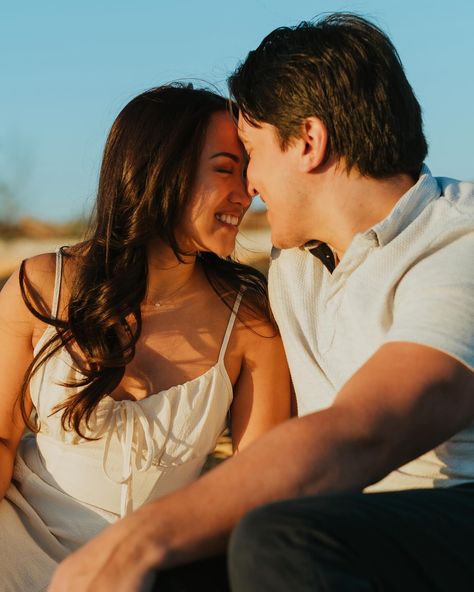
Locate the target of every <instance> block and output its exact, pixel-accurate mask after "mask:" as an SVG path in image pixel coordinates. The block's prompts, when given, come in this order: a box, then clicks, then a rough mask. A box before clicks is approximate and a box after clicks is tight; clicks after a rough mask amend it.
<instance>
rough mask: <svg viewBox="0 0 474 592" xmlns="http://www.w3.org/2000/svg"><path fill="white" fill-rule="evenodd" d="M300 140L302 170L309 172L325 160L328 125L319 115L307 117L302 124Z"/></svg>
mask: <svg viewBox="0 0 474 592" xmlns="http://www.w3.org/2000/svg"><path fill="white" fill-rule="evenodd" d="M300 140H302V144H300V145H301V146H302V148H301V154H300V167H301V171H302V172H305V173H309V172H311V171H313V170H314V169H315V168H317V167H318V166H319V165H320V164H321V163H323V162H324V160H325V157H326V147H327V141H328V132H327V129H326V126H325V125H324V123H323V122H322V121H321V120H320V119H319V118H318V117H307V118H306V119H305V120H304V121H303V123H302V126H301V137H300Z"/></svg>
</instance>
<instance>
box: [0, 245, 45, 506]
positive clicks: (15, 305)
mask: <svg viewBox="0 0 474 592" xmlns="http://www.w3.org/2000/svg"><path fill="white" fill-rule="evenodd" d="M53 257H54V256H52V255H41V256H39V257H35V258H34V259H33V260H30V261H29V262H28V265H27V273H28V278H29V280H30V282H31V287H32V296H33V297H34V294H35V293H36V288H38V287H39V284H43V285H47V284H51V280H52V278H54V275H52V273H53V274H54V263H53V268H52V269H51V261H52V260H53V261H54V259H52V258H53ZM51 275H52V277H51ZM46 291H47V292H50V291H52V287H51V288H49V287H48V288H47V289H46ZM38 293H39V292H38ZM35 326H38V321H37V320H36V319H35V317H34V316H33V315H32V314H31V313H30V312H29V310H28V309H27V308H26V306H25V304H24V302H23V298H22V295H21V291H20V283H19V272H18V271H16V272H15V273H14V274H13V275H12V276H11V277H10V279H9V280H8V282H7V283H6V284H5V286H4V287H3V289H2V290H1V291H0V500H1V499H2V498H3V497H4V495H5V492H6V491H7V489H8V486H9V485H10V481H11V478H12V473H13V463H14V459H15V454H16V449H17V447H18V444H19V442H20V439H21V437H22V435H23V431H24V429H25V422H24V421H23V418H22V415H21V411H20V405H19V395H20V391H21V387H22V384H23V379H24V375H25V372H26V369H27V368H28V366H29V364H30V363H31V361H32V359H33V345H32V340H33V334H34V329H35ZM31 407H32V406H31V401H29V400H28V401H27V405H26V411H27V413H30V412H31Z"/></svg>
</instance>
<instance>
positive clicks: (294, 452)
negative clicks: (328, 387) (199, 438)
mask: <svg viewBox="0 0 474 592" xmlns="http://www.w3.org/2000/svg"><path fill="white" fill-rule="evenodd" d="M473 420H474V375H473V373H472V371H471V370H469V369H468V368H467V367H466V366H464V365H463V364H462V363H461V362H458V361H457V360H455V359H454V358H452V357H450V356H448V355H447V354H444V353H442V352H440V351H438V350H435V349H432V348H429V347H426V346H421V345H416V344H412V343H400V342H395V343H388V344H386V345H384V346H382V347H381V348H380V349H379V350H378V351H377V352H376V354H375V355H374V356H373V357H372V358H371V359H370V360H369V361H368V362H367V363H366V364H365V365H364V366H363V367H362V368H361V369H360V370H359V371H358V372H356V374H355V375H354V376H353V377H352V378H351V379H350V380H349V381H348V382H347V383H346V385H345V386H344V387H343V388H342V390H341V391H340V393H339V394H338V396H337V398H336V401H335V403H334V404H333V405H332V406H331V407H330V408H328V409H325V410H323V411H320V412H317V413H313V414H311V415H308V416H305V417H302V418H294V419H291V420H288V421H287V422H285V423H283V424H280V425H279V426H277V427H276V428H274V429H273V430H271V431H270V432H269V433H268V434H266V435H265V436H262V438H260V439H259V440H258V441H257V442H255V443H254V444H252V445H251V446H249V447H248V448H247V449H246V450H244V451H242V452H241V453H240V454H239V455H238V456H237V457H235V458H233V459H231V460H229V461H227V462H226V463H223V464H222V465H221V466H220V467H218V468H217V469H215V470H214V471H211V472H210V473H208V474H207V475H205V476H204V477H203V478H201V479H199V480H198V481H196V482H194V483H193V484H192V485H190V486H188V487H186V488H185V489H182V490H180V491H178V492H176V493H174V494H172V495H169V496H167V497H166V498H163V499H161V500H158V501H156V502H152V503H150V504H147V505H145V506H143V507H142V508H140V509H139V510H138V511H136V512H135V513H134V514H132V515H130V516H129V517H127V518H125V519H124V520H121V521H119V522H118V523H117V524H116V525H114V526H112V527H111V528H109V529H107V530H106V531H104V532H103V533H102V534H101V535H99V536H98V537H96V539H94V540H93V541H91V542H90V543H89V544H88V545H86V546H85V547H83V549H81V550H80V551H78V552H77V553H75V554H74V555H72V556H71V557H70V558H69V559H67V560H66V561H65V562H64V563H63V564H62V565H61V566H60V568H59V570H58V571H57V573H56V576H55V578H54V580H53V583H52V585H51V588H50V590H51V592H57V591H59V590H61V592H63V591H70V592H75V591H79V590H81V591H88V590H91V591H92V590H94V591H97V592H101V591H105V590H112V589H113V590H114V592H121V591H122V590H123V591H124V592H125V590H127V591H128V590H136V589H138V588H137V587H138V586H139V583H140V581H141V578H142V577H143V575H144V573H145V572H146V570H147V569H148V568H149V567H152V566H153V565H158V566H161V567H163V568H166V567H171V566H174V565H177V564H180V563H185V562H189V561H192V560H195V559H199V558H203V557H206V556H210V555H212V554H216V553H218V552H221V551H224V549H225V546H226V543H227V540H228V537H229V534H230V532H231V530H232V528H233V526H234V525H235V523H236V522H237V521H238V520H239V519H240V518H241V517H242V516H243V515H244V514H245V513H246V512H248V511H249V510H251V509H252V508H254V507H256V506H259V505H261V504H264V503H267V502H272V501H275V500H279V499H284V498H289V497H296V496H300V495H305V494H311V493H316V492H331V491H348V490H360V489H362V488H363V487H365V486H367V485H369V484H371V483H373V482H375V481H378V480H379V479H381V478H382V477H384V476H385V475H386V474H388V473H389V472H390V471H392V470H393V469H395V468H396V467H398V466H400V465H402V464H404V463H406V462H408V461H409V460H411V459H413V458H416V457H417V456H419V455H420V454H422V453H424V452H426V451H428V450H430V449H432V448H434V447H435V446H436V445H438V444H440V443H441V442H443V441H445V440H446V439H448V438H449V437H450V436H452V435H454V434H455V433H457V432H458V431H459V430H461V429H463V428H464V427H466V426H467V425H469V424H470V423H471V422H472V421H473Z"/></svg>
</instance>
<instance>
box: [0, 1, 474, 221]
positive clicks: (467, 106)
mask: <svg viewBox="0 0 474 592" xmlns="http://www.w3.org/2000/svg"><path fill="white" fill-rule="evenodd" d="M336 10H350V11H354V12H358V13H359V14H362V15H364V16H367V17H368V18H371V19H372V20H374V21H375V22H376V23H377V24H378V25H379V26H381V27H382V28H383V29H384V30H385V31H387V32H388V33H389V35H390V36H391V38H392V40H393V41H394V43H395V45H396V47H397V49H398V51H399V53H400V56H401V58H402V61H403V63H404V65H405V69H406V72H407V75H408V78H409V80H410V82H411V84H412V86H413V88H414V90H415V92H416V94H417V96H418V98H419V100H420V102H421V104H422V107H423V112H424V119H425V131H426V134H427V137H428V141H429V144H430V153H429V157H428V160H427V162H428V165H429V166H430V167H431V169H432V171H433V173H434V174H436V175H441V176H451V177H457V178H464V179H474V107H473V97H474V76H473V75H472V64H473V62H474V3H473V2H472V1H471V0H451V1H450V2H435V1H433V0H431V1H428V0H411V1H410V2H409V1H407V0H398V1H393V2H382V1H376V0H371V1H358V2H334V1H326V2H323V1H314V0H313V1H312V2H309V1H306V0H285V1H281V0H275V1H271V0H240V1H239V2H230V1H229V0H226V1H221V2H218V1H216V0H200V1H191V0H174V1H169V0H154V1H152V0H135V1H133V2H132V1H131V0H81V1H80V2H79V1H76V2H72V1H69V2H66V1H64V0H57V1H52V0H42V1H41V2H38V1H36V0H26V1H22V0H16V1H15V2H13V1H12V0H10V1H9V2H7V1H6V0H0V183H3V186H4V187H5V185H7V186H8V187H10V188H11V189H12V191H13V192H14V194H15V195H16V197H17V202H18V211H17V213H18V214H23V215H25V214H26V215H34V216H37V217H40V218H43V219H49V220H58V221H60V220H67V219H71V218H73V217H75V216H77V215H81V214H85V213H87V212H88V211H89V209H90V207H91V205H92V203H93V200H94V194H95V189H96V183H97V174H98V168H99V164H100V158H101V152H102V148H103V145H104V142H105V138H106V135H107V131H108V129H109V127H110V125H111V124H112V121H113V119H114V118H115V116H116V115H117V113H118V111H119V110H120V109H121V108H122V107H123V106H124V104H125V103H126V102H128V100H129V99H131V98H132V97H133V96H134V95H136V94H138V93H139V92H141V91H142V90H144V89H146V88H148V87H151V86H156V85H158V84H161V83H164V82H168V81H171V80H175V79H181V78H186V79H189V78H195V79H202V80H205V81H207V82H209V83H212V84H215V85H217V86H219V87H220V88H222V89H225V80H226V77H227V75H228V74H229V73H230V72H232V70H233V68H234V67H235V65H236V64H237V63H238V62H239V60H241V59H243V58H245V56H246V54H247V53H248V51H250V50H251V49H253V48H255V47H256V46H257V45H258V43H259V42H260V40H261V39H262V38H263V36H264V35H266V34H267V33H268V32H270V31H271V30H272V29H274V28H275V27H277V26H280V25H287V24H290V25H291V24H296V23H298V22H299V21H301V20H304V19H311V18H312V17H314V16H316V15H318V14H320V13H324V12H332V11H336ZM0 205H1V204H0ZM0 211H1V210H0Z"/></svg>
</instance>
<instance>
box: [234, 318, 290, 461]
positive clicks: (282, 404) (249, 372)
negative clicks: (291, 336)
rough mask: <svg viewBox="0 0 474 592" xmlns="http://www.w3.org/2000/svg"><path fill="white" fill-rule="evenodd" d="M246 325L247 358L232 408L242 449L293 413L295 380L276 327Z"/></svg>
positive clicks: (236, 441)
mask: <svg viewBox="0 0 474 592" xmlns="http://www.w3.org/2000/svg"><path fill="white" fill-rule="evenodd" d="M252 329H254V330H253V331H252V330H250V329H249V328H247V327H244V326H242V332H243V336H242V337H243V339H242V342H243V360H242V366H241V371H240V374H239V377H238V379H237V382H236V384H235V386H234V402H233V404H232V408H231V419H232V444H233V449H234V452H238V451H240V450H242V449H243V448H245V447H246V446H248V445H249V444H250V443H251V442H253V441H254V440H256V439H257V438H258V437H259V436H261V435H262V434H264V433H265V432H268V431H269V430H270V429H271V428H272V427H274V426H275V425H277V424H278V423H280V422H282V421H284V420H285V419H288V418H289V417H290V414H291V382H290V373H289V370H288V364H287V361H286V356H285V352H284V349H283V344H282V341H281V338H280V336H279V335H275V330H274V329H273V327H271V326H269V325H267V324H264V323H259V324H258V326H255V327H252Z"/></svg>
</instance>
